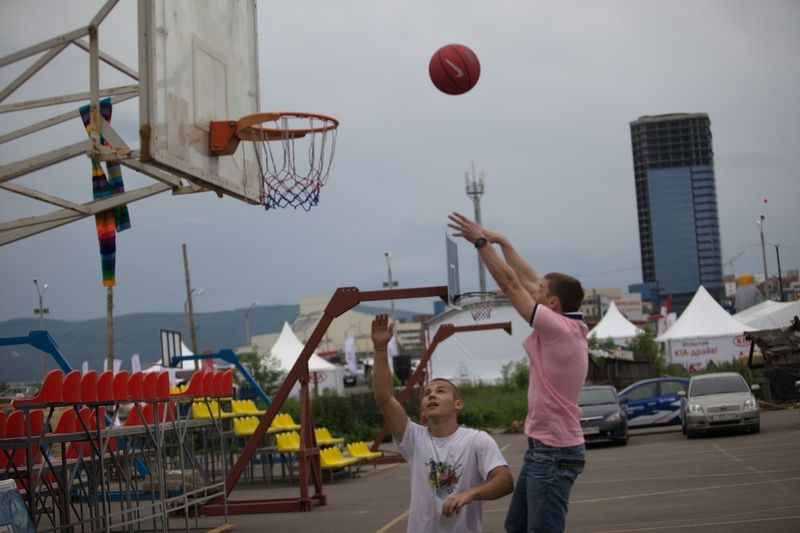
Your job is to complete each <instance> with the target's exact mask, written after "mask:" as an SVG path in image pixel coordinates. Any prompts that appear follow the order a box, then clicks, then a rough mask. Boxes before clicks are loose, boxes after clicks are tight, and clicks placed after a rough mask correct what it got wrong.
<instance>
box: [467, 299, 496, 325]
mask: <svg viewBox="0 0 800 533" xmlns="http://www.w3.org/2000/svg"><path fill="white" fill-rule="evenodd" d="M494 297H495V294H494V293H493V292H466V293H464V294H462V295H461V296H459V298H458V305H459V306H460V307H461V308H462V309H468V310H469V312H470V314H471V315H472V319H473V320H474V321H475V322H481V321H483V320H488V319H489V318H491V317H492V308H493V307H494Z"/></svg>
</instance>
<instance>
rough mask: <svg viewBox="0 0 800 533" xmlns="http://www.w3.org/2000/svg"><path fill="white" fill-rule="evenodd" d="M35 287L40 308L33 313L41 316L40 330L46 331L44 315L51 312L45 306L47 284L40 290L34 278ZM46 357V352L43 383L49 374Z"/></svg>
mask: <svg viewBox="0 0 800 533" xmlns="http://www.w3.org/2000/svg"><path fill="white" fill-rule="evenodd" d="M33 285H34V286H35V287H36V292H37V293H38V294H39V307H38V308H36V309H34V310H33V312H34V313H36V314H37V315H39V330H40V331H44V315H46V314H48V313H49V312H50V310H49V309H48V308H46V307H45V306H44V293H45V291H46V290H47V283H45V284H44V285H43V286H42V287H41V288H39V280H38V279H36V278H33ZM44 357H45V355H44V352H42V381H44V377H45V374H46V373H47V365H46V363H45V359H44Z"/></svg>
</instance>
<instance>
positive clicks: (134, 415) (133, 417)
mask: <svg viewBox="0 0 800 533" xmlns="http://www.w3.org/2000/svg"><path fill="white" fill-rule="evenodd" d="M142 424H143V422H142V415H141V414H139V407H138V404H137V405H134V406H133V407H131V410H130V412H129V413H128V418H126V419H125V423H124V424H123V426H125V427H131V426H141V425H142Z"/></svg>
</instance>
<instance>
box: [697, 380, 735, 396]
mask: <svg viewBox="0 0 800 533" xmlns="http://www.w3.org/2000/svg"><path fill="white" fill-rule="evenodd" d="M731 392H748V389H747V384H746V383H745V382H744V380H743V379H742V378H741V377H739V376H717V377H714V378H707V379H697V380H695V381H694V383H692V390H691V392H690V394H689V395H690V396H708V395H709V394H727V393H731Z"/></svg>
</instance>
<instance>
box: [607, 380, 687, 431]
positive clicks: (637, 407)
mask: <svg viewBox="0 0 800 533" xmlns="http://www.w3.org/2000/svg"><path fill="white" fill-rule="evenodd" d="M688 385H689V379H688V378H679V377H671V376H667V377H663V378H652V379H645V380H642V381H637V382H636V383H634V384H633V385H628V386H627V387H625V388H624V389H622V390H621V391H620V392H619V397H620V398H622V399H625V400H627V403H626V404H625V411H626V412H627V414H628V426H630V427H631V428H633V429H637V428H646V427H658V426H671V425H678V424H680V423H681V417H680V410H681V398H680V396H678V393H679V392H680V391H685V390H686V387H687V386H688Z"/></svg>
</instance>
